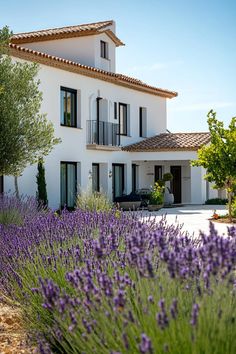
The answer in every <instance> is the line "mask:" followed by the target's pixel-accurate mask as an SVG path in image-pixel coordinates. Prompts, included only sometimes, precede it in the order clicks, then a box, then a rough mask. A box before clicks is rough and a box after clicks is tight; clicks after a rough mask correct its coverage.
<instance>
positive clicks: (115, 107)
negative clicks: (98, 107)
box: [114, 102, 117, 119]
mask: <svg viewBox="0 0 236 354" xmlns="http://www.w3.org/2000/svg"><path fill="white" fill-rule="evenodd" d="M114 119H117V103H116V102H114Z"/></svg>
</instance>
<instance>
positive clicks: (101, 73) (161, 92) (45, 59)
mask: <svg viewBox="0 0 236 354" xmlns="http://www.w3.org/2000/svg"><path fill="white" fill-rule="evenodd" d="M9 46H10V53H11V55H12V56H14V57H18V58H22V59H25V60H29V61H33V62H38V63H41V64H44V65H49V66H53V67H56V68H59V69H62V70H67V71H71V72H75V73H78V74H81V75H86V76H90V77H95V78H97V79H100V80H104V81H109V82H112V83H114V84H116V85H120V86H125V87H129V88H131V89H134V90H138V91H142V92H146V93H150V94H153V95H156V96H161V97H165V98H173V97H176V96H177V93H176V92H174V91H169V90H166V89H161V88H157V87H154V86H150V85H148V84H145V83H144V82H142V81H140V80H138V79H134V78H131V77H129V76H126V75H122V74H117V73H112V72H109V71H105V70H101V69H98V68H94V67H91V66H87V65H82V64H80V63H76V62H73V61H71V60H67V59H63V58H59V57H57V56H53V55H50V54H46V53H43V52H38V51H35V50H32V49H29V48H25V47H21V46H19V45H16V44H13V43H10V45H9Z"/></svg>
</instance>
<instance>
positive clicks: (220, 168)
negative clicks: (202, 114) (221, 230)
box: [192, 110, 236, 218]
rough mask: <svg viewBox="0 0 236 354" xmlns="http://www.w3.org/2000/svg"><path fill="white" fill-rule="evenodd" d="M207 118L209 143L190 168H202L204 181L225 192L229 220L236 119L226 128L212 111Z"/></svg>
mask: <svg viewBox="0 0 236 354" xmlns="http://www.w3.org/2000/svg"><path fill="white" fill-rule="evenodd" d="M207 117H208V125H209V130H210V135H211V141H210V144H209V145H206V146H203V147H202V148H201V149H199V150H198V159H197V160H195V161H192V166H203V167H204V168H205V169H206V171H207V173H206V175H205V179H206V180H207V181H209V182H213V183H214V184H215V187H216V188H224V189H226V190H227V193H228V198H229V216H230V218H231V200H232V193H233V188H234V185H235V183H236V117H233V118H232V119H231V122H230V124H229V127H228V128H225V127H224V123H223V122H221V121H218V120H217V118H216V113H215V112H214V111H213V110H211V111H210V112H209V113H208V115H207Z"/></svg>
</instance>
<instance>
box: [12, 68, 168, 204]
mask: <svg viewBox="0 0 236 354" xmlns="http://www.w3.org/2000/svg"><path fill="white" fill-rule="evenodd" d="M39 78H40V81H41V84H40V89H41V91H42V92H43V102H42V106H41V111H42V112H43V113H47V116H48V119H49V120H50V121H52V122H53V124H54V128H55V136H57V137H60V138H61V139H62V143H61V144H59V145H57V146H56V147H55V149H54V150H53V151H52V153H51V154H50V155H49V156H48V157H47V158H46V159H45V169H46V180H47V190H48V199H49V202H50V206H51V207H54V208H57V207H58V206H59V204H60V162H61V161H67V162H77V163H78V164H79V165H78V166H79V169H80V173H79V174H80V177H79V183H80V185H81V188H83V189H84V188H86V187H87V184H88V175H89V170H91V168H92V163H94V162H96V163H100V164H102V165H101V166H103V172H102V173H103V177H102V184H103V186H104V188H107V191H108V193H109V194H110V195H111V194H112V178H108V177H107V181H106V177H105V174H106V175H107V176H108V172H109V171H110V170H111V169H112V163H114V162H116V163H123V164H125V174H126V177H125V178H126V192H127V193H129V192H130V191H131V161H132V159H133V157H132V154H131V153H128V152H123V151H117V152H116V151H115V152H110V151H95V150H88V149H87V148H86V121H87V120H89V119H94V120H95V119H96V97H98V96H100V97H103V98H104V99H106V100H107V105H106V107H107V108H106V109H107V115H108V117H107V119H108V121H110V122H115V123H118V120H115V119H114V102H123V103H127V104H128V105H130V135H131V136H130V137H121V145H126V144H131V143H133V142H137V141H139V140H142V138H139V107H140V106H143V107H147V122H148V123H147V124H148V135H149V136H153V135H156V134H158V133H162V132H165V130H166V99H165V98H161V97H158V96H154V95H149V94H146V93H142V92H140V91H135V90H132V89H128V88H125V87H123V86H118V85H114V84H112V83H108V82H105V81H101V80H98V79H93V78H89V77H86V76H82V75H78V74H75V73H70V72H67V71H63V70H60V69H56V68H52V67H48V66H44V65H41V69H40V71H39ZM60 86H65V87H68V88H72V89H76V90H77V91H78V115H79V116H80V117H81V124H80V128H70V127H63V126H61V125H60ZM104 169H105V170H106V171H105V170H104ZM36 172H37V171H36V166H33V167H29V168H27V169H26V170H25V172H24V176H23V177H21V178H20V179H19V186H20V192H21V193H23V194H31V195H35V193H36ZM8 190H11V191H13V190H14V184H13V178H11V177H5V191H8Z"/></svg>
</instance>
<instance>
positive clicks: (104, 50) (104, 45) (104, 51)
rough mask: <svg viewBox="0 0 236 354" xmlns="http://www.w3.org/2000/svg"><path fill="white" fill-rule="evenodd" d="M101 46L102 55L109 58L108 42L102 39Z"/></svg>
mask: <svg viewBox="0 0 236 354" xmlns="http://www.w3.org/2000/svg"><path fill="white" fill-rule="evenodd" d="M100 46H101V57H102V58H104V59H108V43H107V42H104V41H100Z"/></svg>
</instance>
